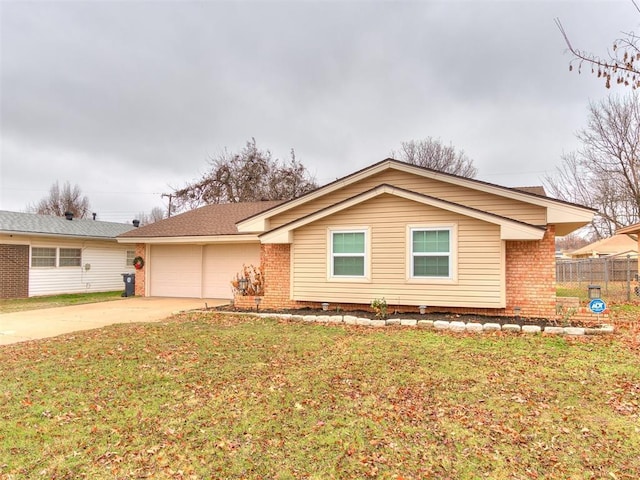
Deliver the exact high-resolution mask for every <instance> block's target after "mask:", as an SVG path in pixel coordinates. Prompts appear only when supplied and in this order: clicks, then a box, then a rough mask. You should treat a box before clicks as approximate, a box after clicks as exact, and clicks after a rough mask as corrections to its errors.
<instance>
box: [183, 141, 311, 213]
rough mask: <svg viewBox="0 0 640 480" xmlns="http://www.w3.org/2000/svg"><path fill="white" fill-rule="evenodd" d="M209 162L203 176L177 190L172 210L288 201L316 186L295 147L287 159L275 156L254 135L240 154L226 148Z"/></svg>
mask: <svg viewBox="0 0 640 480" xmlns="http://www.w3.org/2000/svg"><path fill="white" fill-rule="evenodd" d="M210 164H211V169H210V170H209V171H208V172H206V173H205V174H204V175H202V177H201V178H200V179H198V180H196V181H194V182H192V183H190V184H188V185H186V186H185V187H183V188H180V189H175V190H174V192H173V193H172V194H171V196H172V199H173V206H172V211H177V210H183V209H192V208H197V207H199V206H202V205H207V204H211V203H236V202H252V201H260V200H289V199H292V198H296V197H298V196H300V195H302V194H304V193H307V192H309V191H311V190H313V189H315V188H317V184H316V182H315V180H314V179H313V178H312V177H311V175H310V174H309V172H308V171H307V169H306V168H305V167H304V165H302V163H300V162H299V161H298V160H297V159H296V157H295V153H294V151H293V150H291V158H290V159H289V161H287V162H284V161H281V160H279V159H275V158H273V157H272V155H271V152H269V150H266V151H265V150H260V149H258V146H257V145H256V140H255V138H252V139H251V140H250V141H248V142H247V144H246V146H245V147H244V148H243V149H242V150H241V151H240V152H239V153H231V152H229V151H227V150H225V151H224V152H223V153H222V154H220V155H219V156H218V157H217V158H214V159H212V160H211V162H210ZM174 207H175V208H174Z"/></svg>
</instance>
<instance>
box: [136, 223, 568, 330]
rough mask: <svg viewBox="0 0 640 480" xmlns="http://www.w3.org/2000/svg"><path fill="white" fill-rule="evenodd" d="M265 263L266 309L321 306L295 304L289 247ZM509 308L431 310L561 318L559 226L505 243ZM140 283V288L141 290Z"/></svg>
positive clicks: (268, 255)
mask: <svg viewBox="0 0 640 480" xmlns="http://www.w3.org/2000/svg"><path fill="white" fill-rule="evenodd" d="M260 256H261V264H262V267H263V269H264V296H263V297H262V299H261V301H260V307H259V308H264V309H287V308H302V307H311V308H318V309H319V308H320V307H321V305H320V303H317V302H295V301H293V300H291V298H290V287H291V285H290V279H291V275H290V266H291V256H290V245H287V244H282V245H279V244H273V245H262V247H261V254H260ZM505 256H506V305H507V306H506V308H503V309H502V308H501V309H496V308H475V309H474V308H459V307H451V308H443V307H433V308H428V309H427V312H429V313H431V312H449V313H454V314H476V315H502V316H513V315H514V308H515V307H520V315H521V316H522V317H529V318H555V317H556V269H555V227H553V226H549V227H548V228H547V231H546V232H545V235H544V237H543V239H542V240H540V241H508V242H506V252H505ZM137 285H138V284H137V281H136V288H137ZM234 305H235V306H236V307H238V308H251V309H255V308H256V304H255V297H250V296H241V295H236V296H235V298H234ZM338 307H339V308H340V310H343V311H349V310H370V306H369V305H360V304H340V305H338V304H332V305H331V309H332V310H335V309H336V308H338ZM415 311H416V307H415V306H402V305H391V304H390V305H389V312H415Z"/></svg>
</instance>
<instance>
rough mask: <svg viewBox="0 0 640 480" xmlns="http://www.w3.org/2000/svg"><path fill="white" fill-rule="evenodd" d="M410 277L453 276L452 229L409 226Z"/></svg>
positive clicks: (445, 277)
mask: <svg viewBox="0 0 640 480" xmlns="http://www.w3.org/2000/svg"><path fill="white" fill-rule="evenodd" d="M409 242H410V246H411V247H410V248H411V272H410V276H411V278H433V279H451V278H453V261H452V258H453V248H452V243H453V229H452V228H449V227H447V228H440V227H438V228H411V229H410V240H409Z"/></svg>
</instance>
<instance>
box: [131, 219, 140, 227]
mask: <svg viewBox="0 0 640 480" xmlns="http://www.w3.org/2000/svg"><path fill="white" fill-rule="evenodd" d="M132 223H133V226H134V227H136V228H138V227H139V226H140V220H134V221H133V222H132Z"/></svg>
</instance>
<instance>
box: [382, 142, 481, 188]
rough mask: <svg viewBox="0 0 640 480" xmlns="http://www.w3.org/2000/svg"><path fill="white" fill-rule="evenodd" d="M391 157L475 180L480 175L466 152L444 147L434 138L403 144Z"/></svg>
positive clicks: (451, 146)
mask: <svg viewBox="0 0 640 480" xmlns="http://www.w3.org/2000/svg"><path fill="white" fill-rule="evenodd" d="M391 156H392V157H393V158H395V159H397V160H401V161H403V162H407V163H411V164H413V165H418V166H420V167H426V168H430V169H432V170H439V171H441V172H446V173H452V174H454V175H459V176H461V177H467V178H473V177H475V176H476V174H477V173H478V171H477V169H476V167H474V166H473V160H471V159H470V158H468V157H467V156H466V155H465V153H464V151H462V150H460V151H458V150H456V149H455V148H454V147H453V145H444V144H443V143H442V142H441V141H440V140H439V139H434V138H432V137H427V138H425V139H424V140H410V141H408V142H402V145H401V146H400V150H398V151H395V150H394V151H392V152H391Z"/></svg>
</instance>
